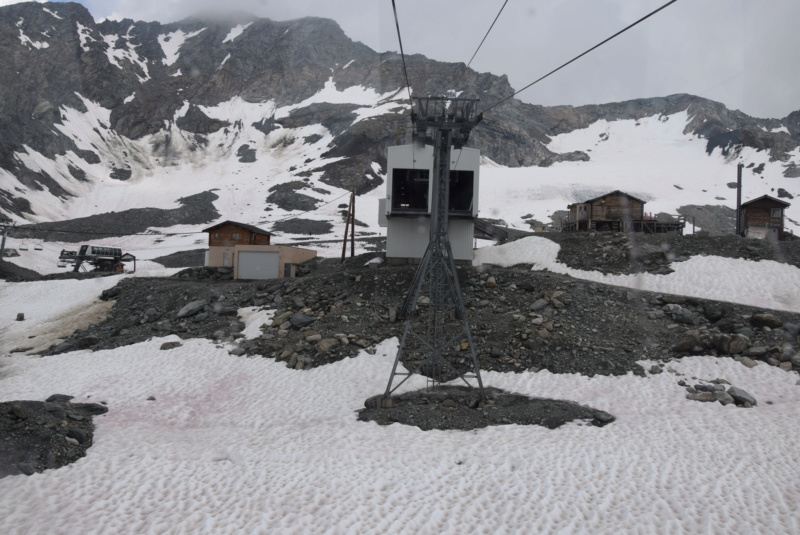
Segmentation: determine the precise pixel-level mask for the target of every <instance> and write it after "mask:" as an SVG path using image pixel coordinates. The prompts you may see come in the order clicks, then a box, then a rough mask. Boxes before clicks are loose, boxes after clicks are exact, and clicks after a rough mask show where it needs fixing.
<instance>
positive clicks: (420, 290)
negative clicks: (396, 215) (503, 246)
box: [384, 97, 484, 399]
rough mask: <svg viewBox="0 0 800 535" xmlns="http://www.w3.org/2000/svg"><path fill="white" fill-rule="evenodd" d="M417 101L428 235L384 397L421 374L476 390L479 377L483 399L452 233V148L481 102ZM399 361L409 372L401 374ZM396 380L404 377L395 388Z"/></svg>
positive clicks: (457, 145) (404, 311)
mask: <svg viewBox="0 0 800 535" xmlns="http://www.w3.org/2000/svg"><path fill="white" fill-rule="evenodd" d="M415 100H416V108H417V111H416V113H412V115H411V120H412V121H413V122H414V123H415V134H416V137H417V140H418V141H420V142H422V143H423V144H424V143H428V144H432V145H433V155H434V156H433V176H432V177H431V180H432V182H431V189H430V190H431V205H430V209H431V217H430V234H429V240H428V248H427V249H426V250H425V254H424V255H423V256H422V260H421V261H420V264H419V267H418V268H417V271H416V273H415V274H414V279H413V281H412V283H411V287H410V288H409V290H408V295H407V296H406V299H405V302H404V304H403V307H402V310H401V313H400V315H401V317H404V318H405V319H406V324H405V328H404V329H403V334H402V336H401V338H400V347H399V348H398V350H397V356H396V357H395V361H394V365H393V366H392V373H391V375H390V377H389V383H388V385H387V386H386V392H385V393H384V398H388V397H389V396H390V395H391V394H392V393H393V392H394V391H395V390H397V388H399V387H400V385H402V384H403V383H404V382H405V381H407V380H408V379H409V377H411V376H412V375H414V374H420V375H424V376H425V377H427V378H428V386H429V387H436V386H437V385H439V384H441V383H446V382H448V381H452V380H454V379H457V378H460V379H461V380H462V381H463V382H464V383H466V384H467V386H470V387H472V384H470V382H469V380H468V379H475V380H477V385H478V388H479V390H480V396H481V399H483V398H484V393H483V381H482V380H481V374H480V368H479V366H478V357H477V354H476V352H475V344H474V342H473V340H472V332H471V331H470V327H469V320H468V319H467V313H466V309H465V307H464V298H463V295H462V293H461V286H460V284H459V281H458V272H457V271H456V264H455V260H454V258H453V251H452V248H451V246H450V237H449V235H448V220H449V198H450V148H451V146H455V148H457V149H460V148H462V147H463V146H464V144H465V143H466V142H467V138H468V137H469V133H470V131H471V130H472V128H473V127H475V126H476V125H477V124H478V122H480V120H481V118H482V116H481V115H480V114H477V109H476V108H477V103H478V100H477V99H459V98H444V97H417V98H415ZM400 363H402V364H403V367H404V368H405V369H406V370H407V371H406V372H402V371H398V365H399V364H400ZM398 376H405V378H404V379H402V380H401V381H399V382H398V383H397V384H394V381H395V379H396V378H397V377H398Z"/></svg>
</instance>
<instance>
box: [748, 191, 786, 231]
mask: <svg viewBox="0 0 800 535" xmlns="http://www.w3.org/2000/svg"><path fill="white" fill-rule="evenodd" d="M789 206H790V204H789V203H788V202H784V201H781V200H780V199H776V198H774V197H770V196H769V195H762V196H761V197H759V198H757V199H753V200H752V201H747V202H744V203H742V207H741V212H740V213H739V217H740V218H741V229H742V236H747V237H748V238H758V239H762V240H763V239H768V240H775V241H777V240H783V239H784V238H785V237H786V234H785V230H784V226H783V224H784V220H783V217H784V215H783V212H784V210H785V209H786V208H787V207H789Z"/></svg>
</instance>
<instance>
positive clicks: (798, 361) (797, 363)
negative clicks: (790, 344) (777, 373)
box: [789, 353, 800, 368]
mask: <svg viewBox="0 0 800 535" xmlns="http://www.w3.org/2000/svg"><path fill="white" fill-rule="evenodd" d="M789 362H791V363H792V366H794V367H795V368H800V353H795V354H794V355H792V356H791V358H790V359H789Z"/></svg>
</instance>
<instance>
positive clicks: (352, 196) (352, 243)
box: [350, 190, 356, 258]
mask: <svg viewBox="0 0 800 535" xmlns="http://www.w3.org/2000/svg"><path fill="white" fill-rule="evenodd" d="M355 256H356V191H355V190H353V193H351V194H350V258H353V257H355Z"/></svg>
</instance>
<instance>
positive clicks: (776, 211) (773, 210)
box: [771, 208, 783, 218]
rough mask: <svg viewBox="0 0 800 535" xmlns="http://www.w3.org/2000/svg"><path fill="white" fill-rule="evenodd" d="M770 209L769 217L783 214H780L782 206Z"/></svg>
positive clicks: (777, 216)
mask: <svg viewBox="0 0 800 535" xmlns="http://www.w3.org/2000/svg"><path fill="white" fill-rule="evenodd" d="M771 211H772V216H771V217H776V218H779V217H782V215H783V214H782V212H783V209H782V208H772V210H771Z"/></svg>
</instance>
